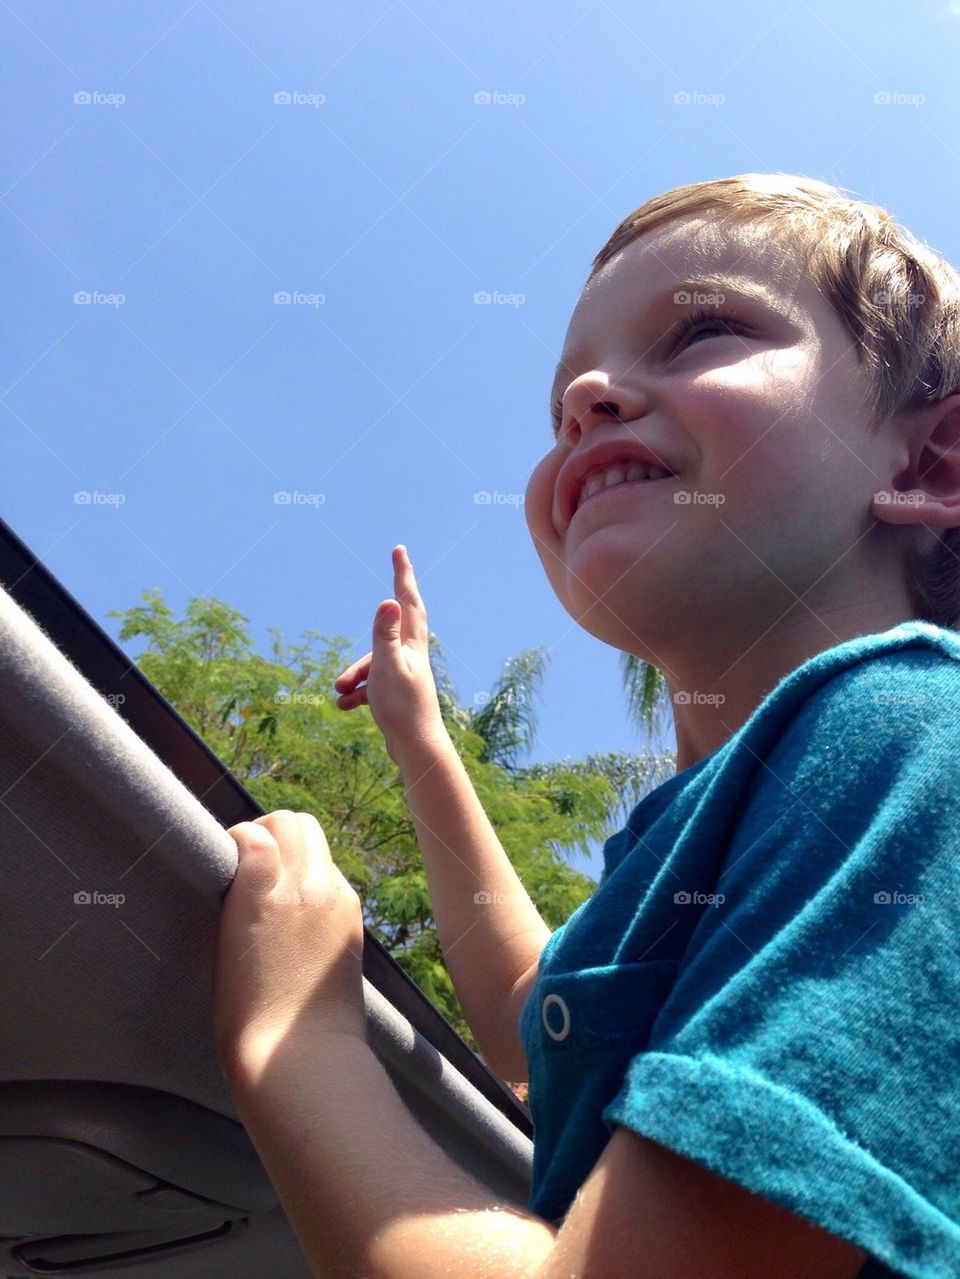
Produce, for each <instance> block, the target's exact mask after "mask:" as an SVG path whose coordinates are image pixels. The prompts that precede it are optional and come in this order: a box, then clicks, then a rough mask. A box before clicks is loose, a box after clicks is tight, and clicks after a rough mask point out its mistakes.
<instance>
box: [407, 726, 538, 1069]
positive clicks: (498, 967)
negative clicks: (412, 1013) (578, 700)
mask: <svg viewBox="0 0 960 1279" xmlns="http://www.w3.org/2000/svg"><path fill="white" fill-rule="evenodd" d="M394 758H395V759H396V760H397V763H398V766H399V768H400V773H401V776H402V778H403V783H404V788H405V790H406V795H407V803H408V805H409V807H410V813H411V816H412V818H413V822H414V826H415V828H416V832H417V840H418V842H419V845H420V851H421V853H422V855H423V863H424V868H425V870H426V873H427V879H428V881H429V884H430V895H431V900H432V902H433V915H434V919H435V920H436V924H437V932H438V933H439V936H440V944H441V947H442V948H443V954H444V959H445V960H446V964H447V967H448V969H449V971H450V976H451V977H452V979H453V983H454V986H455V988H456V991H457V996H458V998H459V1000H460V1003H461V1004H462V1005H463V1010H464V1012H465V1013H466V1017H467V1020H468V1022H469V1023H470V1026H471V1028H472V1030H473V1033H474V1035H475V1036H476V1039H477V1043H478V1044H479V1046H480V1050H481V1052H482V1053H483V1054H484V1057H485V1058H486V1059H487V1061H488V1063H489V1064H490V1065H492V1066H493V1068H494V1069H495V1070H500V1069H502V1065H501V1063H502V1062H503V1060H504V1059H503V1056H502V1053H503V1052H504V1051H506V1052H507V1053H508V1056H509V1054H510V1050H511V1048H512V1047H513V1045H512V1044H505V1043H504V1036H505V1035H514V1034H515V1032H514V1031H513V1030H512V1028H511V1027H509V1026H508V1025H507V1022H506V1012H507V1008H506V1005H507V999H508V997H509V995H510V993H511V991H512V990H513V987H514V986H515V984H516V982H517V981H518V980H519V979H520V977H521V976H522V975H523V974H524V973H525V972H526V971H527V970H528V969H529V968H530V967H531V966H532V965H533V964H534V963H536V961H537V960H538V958H539V955H540V952H541V950H542V949H543V947H544V945H545V944H546V942H547V940H548V938H549V937H550V929H549V928H548V927H547V925H546V924H545V923H544V921H543V919H542V918H541V916H540V913H539V911H538V910H537V908H536V906H534V904H533V902H532V901H531V899H530V896H529V894H528V893H527V891H526V889H525V888H524V887H523V884H522V883H521V882H520V879H519V877H518V876H517V873H516V871H515V870H514V868H513V866H512V865H511V864H510V861H509V859H508V857H507V855H506V853H505V852H504V850H503V847H502V845H501V843H500V841H499V839H498V838H497V834H496V832H495V831H494V829H493V827H492V826H491V824H490V821H489V819H488V817H487V815H486V813H485V812H484V811H483V808H482V806H481V804H480V801H479V799H478V798H477V795H476V792H475V791H474V789H473V785H472V783H471V781H470V778H469V777H468V775H467V772H466V770H465V768H464V766H463V763H462V762H461V760H460V757H459V756H458V754H457V752H456V749H455V747H454V745H453V743H452V742H451V741H450V740H449V738H448V739H447V740H446V741H444V742H440V743H435V744H431V745H430V746H429V747H426V746H422V747H419V748H418V749H416V750H410V751H408V752H407V754H405V755H404V754H398V755H395V756H394Z"/></svg>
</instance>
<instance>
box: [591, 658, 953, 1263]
mask: <svg viewBox="0 0 960 1279" xmlns="http://www.w3.org/2000/svg"><path fill="white" fill-rule="evenodd" d="M757 762H758V768H757V770H756V771H755V772H754V774H753V780H752V781H751V782H750V784H749V788H748V789H747V790H746V791H745V793H744V795H743V801H742V805H741V806H740V810H739V819H738V821H737V822H736V823H735V826H734V829H733V830H732V831H731V832H729V839H728V849H727V851H726V853H725V855H724V856H723V858H722V859H718V865H719V874H718V875H717V878H716V881H715V882H714V883H713V884H710V885H702V886H701V888H702V891H703V892H704V893H705V894H713V895H714V899H715V900H714V901H713V902H712V903H711V904H709V905H706V906H705V907H704V908H703V914H702V917H701V919H700V920H699V922H698V924H697V927H696V929H695V930H694V932H693V935H692V938H691V941H690V944H689V946H688V948H687V950H686V953H685V954H684V957H683V960H682V963H681V965H680V968H679V971H678V973H677V979H676V982H675V984H674V986H673V988H672V989H671V992H670V994H669V996H668V998H667V999H666V1001H665V1003H664V1005H663V1007H662V1009H661V1010H660V1012H659V1014H658V1016H657V1020H656V1023H655V1025H654V1028H653V1032H652V1035H651V1039H650V1042H649V1046H648V1049H647V1050H646V1051H644V1052H642V1053H640V1054H639V1055H638V1056H636V1057H635V1058H633V1059H632V1061H631V1062H630V1064H629V1066H628V1070H627V1074H626V1077H625V1079H624V1082H623V1086H622V1088H621V1090H620V1092H619V1093H618V1094H617V1096H616V1097H615V1098H614V1099H613V1100H612V1101H611V1102H610V1103H609V1104H608V1105H607V1106H606V1107H605V1109H604V1111H603V1119H604V1122H605V1123H606V1124H607V1126H608V1127H609V1128H610V1129H611V1130H612V1129H613V1128H614V1126H615V1125H616V1124H623V1125H626V1126H627V1127H629V1128H631V1129H633V1130H635V1131H636V1132H639V1133H641V1134H643V1135H644V1136H647V1137H649V1138H651V1139H652V1140H655V1141H657V1142H659V1143H661V1144H662V1145H664V1146H667V1147H669V1148H670V1149H672V1150H675V1151H677V1152H679V1153H681V1154H684V1155H686V1156H687V1157H689V1158H691V1159H694V1160H695V1161H696V1162H698V1163H700V1164H702V1165H704V1166H705V1167H707V1168H709V1169H711V1170H712V1171H714V1172H716V1173H718V1174H720V1175H722V1176H724V1177H726V1178H728V1179H730V1180H732V1181H735V1182H737V1183H738V1184H740V1185H742V1186H745V1187H746V1188H747V1189H749V1190H752V1191H754V1192H755V1193H757V1194H760V1195H763V1196H764V1197H766V1198H768V1199H770V1200H773V1201H775V1202H777V1203H780V1204H782V1205H783V1206H785V1207H787V1208H789V1209H791V1210H792V1211H794V1212H797V1213H799V1214H801V1215H803V1216H805V1217H807V1218H809V1219H811V1220H814V1221H816V1222H818V1223H819V1224H820V1225H822V1226H823V1227H824V1228H825V1229H827V1230H830V1231H832V1232H833V1233H835V1234H837V1235H839V1236H841V1237H842V1238H846V1239H849V1240H851V1241H852V1242H854V1243H856V1244H857V1245H858V1246H860V1247H862V1248H864V1249H866V1250H867V1251H868V1252H869V1253H871V1254H873V1255H874V1256H876V1257H879V1258H881V1259H882V1260H883V1261H884V1262H885V1263H886V1264H887V1265H889V1266H890V1267H892V1268H893V1269H894V1270H895V1271H897V1272H899V1273H903V1274H906V1275H916V1276H918V1277H919V1276H934V1275H947V1274H960V1225H958V1221H960V1176H958V1171H957V1163H956V1151H957V1150H958V1149H960V963H958V939H960V823H958V814H960V803H958V801H960V786H958V782H960V776H958V762H960V678H958V676H957V674H956V667H955V665H954V663H952V662H945V661H944V660H943V657H942V656H941V655H938V654H936V653H932V652H929V651H921V652H917V653H913V654H911V655H910V657H909V660H904V659H903V657H902V656H901V657H898V658H897V659H896V660H874V661H872V662H867V663H864V664H863V665H862V666H860V667H855V668H853V669H851V670H850V671H848V672H846V673H845V674H844V676H843V677H842V678H836V679H833V680H831V681H828V682H827V683H826V684H825V685H823V686H822V687H821V688H820V689H819V690H818V691H817V692H816V693H815V694H813V695H812V696H811V697H810V698H809V699H808V700H807V701H806V702H804V703H803V705H802V707H801V709H800V711H799V712H798V713H797V715H796V716H795V717H794V718H793V719H792V720H791V721H790V722H789V723H788V724H787V725H786V726H785V728H784V731H783V733H782V734H781V735H780V737H779V738H778V739H777V742H776V745H775V746H774V747H773V748H772V749H770V750H769V751H768V753H767V754H766V755H765V757H764V758H763V759H759V760H758V761H757ZM704 816H705V819H706V820H708V819H709V813H705V814H704Z"/></svg>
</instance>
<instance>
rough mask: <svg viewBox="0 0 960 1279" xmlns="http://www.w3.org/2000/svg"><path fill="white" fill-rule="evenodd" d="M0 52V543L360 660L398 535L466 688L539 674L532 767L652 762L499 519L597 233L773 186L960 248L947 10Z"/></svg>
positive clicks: (198, 30)
mask: <svg viewBox="0 0 960 1279" xmlns="http://www.w3.org/2000/svg"><path fill="white" fill-rule="evenodd" d="M0 29H2V32H3V39H4V46H5V52H6V66H7V74H6V75H5V77H4V80H3V83H2V85H0V96H2V112H0V133H2V139H3V146H2V166H3V173H2V179H0V180H2V190H3V195H2V204H0V234H2V236H3V245H2V252H3V261H4V263H5V266H6V277H7V286H8V287H7V290H6V298H7V305H6V306H5V307H4V309H3V316H2V321H0V322H2V326H3V330H2V338H3V341H2V353H3V354H2V376H0V381H2V385H3V395H2V401H0V402H2V404H3V408H4V421H3V432H2V440H3V466H2V486H3V487H2V513H3V516H4V518H5V519H6V520H7V521H8V523H10V524H11V525H12V527H13V528H14V529H15V530H16V532H17V533H18V534H19V535H20V536H21V537H22V538H23V539H24V540H25V541H26V542H27V544H28V545H29V546H30V547H31V548H32V549H33V550H34V551H35V552H36V553H37V554H39V555H40V556H41V558H42V559H43V560H44V561H45V562H46V563H47V565H48V566H49V567H50V569H51V570H52V571H53V572H54V573H55V574H56V576H57V577H58V578H59V579H60V580H61V581H62V582H63V583H64V584H65V585H66V587H67V588H68V589H69V590H70V591H71V592H72V593H73V594H74V595H75V596H76V597H77V598H78V599H79V600H80V602H81V603H82V604H83V605H84V606H85V607H86V608H87V609H88V610H89V611H90V613H91V614H92V615H93V616H94V617H95V618H96V619H97V621H98V622H100V624H101V625H103V626H104V627H105V628H106V629H107V631H108V632H109V633H110V634H111V635H113V636H114V637H116V635H117V633H118V629H119V625H118V623H117V621H116V619H112V618H108V617H107V616H106V615H107V612H108V610H110V609H116V608H126V607H129V606H132V605H134V604H135V603H137V601H138V599H139V595H140V592H141V590H142V589H143V588H145V587H150V588H152V587H160V588H161V589H162V591H163V593H164V595H165V597H166V599H167V601H168V603H169V604H170V605H171V606H172V607H173V608H174V610H175V611H176V612H177V613H180V612H181V611H182V609H183V607H184V605H185V603H186V601H187V600H188V599H189V598H190V597H191V596H201V595H215V596H217V597H219V598H221V599H223V600H226V601H227V602H228V603H230V604H232V605H233V606H235V607H236V608H239V609H240V610H241V611H242V612H243V613H245V614H246V615H247V616H248V617H249V618H250V621H251V630H252V633H253V635H254V637H255V639H256V641H257V643H258V644H259V645H260V646H261V647H262V648H263V649H264V650H265V649H266V646H267V643H268V637H267V628H268V627H280V628H281V629H282V630H283V631H284V633H285V636H286V638H287V639H288V640H289V641H295V640H297V639H298V638H299V637H300V636H301V634H302V632H303V631H304V630H306V629H308V628H309V629H316V630H320V631H322V632H323V633H325V634H327V635H345V636H348V637H350V639H351V640H355V647H354V653H355V655H356V656H359V655H361V654H362V653H363V652H365V651H366V650H367V649H368V648H369V633H370V624H371V622H372V618H373V613H374V610H375V608H376V605H377V603H378V602H379V601H380V600H381V599H382V598H385V597H386V596H388V595H390V594H391V593H392V578H391V571H390V549H391V547H392V546H393V545H394V544H395V543H396V542H400V541H402V542H405V543H406V544H407V546H408V547H409V549H410V553H411V556H412V558H413V561H414V565H415V568H416V569H417V571H418V575H419V579H420V583H421V588H422V591H423V594H424V598H425V600H426V603H427V606H428V610H429V613H430V624H431V627H432V629H433V630H434V631H436V633H437V634H438V635H439V637H440V639H441V641H442V642H443V644H444V646H445V649H446V652H447V656H448V663H449V668H450V673H451V675H452V677H453V679H454V681H455V683H456V685H457V688H458V691H459V693H460V697H461V700H462V701H464V702H468V703H469V702H471V701H473V700H475V699H477V698H478V695H480V696H482V694H483V693H484V692H485V691H487V690H488V689H489V688H490V687H491V685H492V684H493V682H494V681H495V679H496V677H497V675H498V674H499V672H500V670H501V668H502V665H503V662H504V661H505V660H506V659H507V658H508V657H509V656H511V655H513V654H515V653H518V652H519V651H521V650H522V649H526V648H531V647H534V646H536V645H542V646H544V647H545V648H546V649H547V650H548V655H549V666H548V674H547V678H546V681H545V684H544V690H543V693H544V695H543V700H542V703H541V706H540V727H539V734H538V738H537V741H536V744H535V747H534V750H533V752H532V754H531V756H530V758H531V759H537V760H555V759H558V758H561V757H563V756H572V757H580V756H583V755H585V754H587V753H588V752H594V751H608V750H636V749H640V748H641V747H642V746H643V741H642V739H641V738H640V737H639V736H638V734H637V732H636V731H635V730H634V729H633V728H632V727H631V725H630V724H629V722H628V720H627V717H626V715H625V713H624V707H623V698H622V692H621V685H620V675H619V661H618V653H617V652H616V650H614V649H612V648H610V647H608V646H606V645H604V644H602V643H601V642H600V641H598V640H596V639H594V638H593V637H592V636H590V635H588V634H586V633H585V632H583V631H581V630H580V629H579V628H578V627H577V626H576V625H575V624H574V623H573V622H572V621H571V619H570V618H569V616H568V615H567V614H566V612H565V611H564V610H563V609H562V608H561V606H560V604H559V603H558V602H557V600H556V599H555V597H554V595H553V593H552V591H551V589H550V586H549V584H548V582H547V580H546V578H545V576H544V574H543V570H542V567H541V565H540V561H539V559H538V558H537V555H536V553H535V551H534V548H533V544H532V542H531V540H530V537H529V534H528V532H527V528H526V524H525V521H524V518H523V512H522V505H521V502H522V498H521V495H522V493H523V491H524V488H525V486H526V482H527V479H528V476H529V473H530V471H531V469H532V467H533V466H534V465H535V464H536V463H537V462H538V461H539V459H540V458H541V457H542V455H543V453H544V452H545V451H546V450H547V448H548V447H549V444H550V427H549V419H548V405H547V395H548V390H549V383H550V380H551V377H552V374H553V368H554V365H555V364H556V361H557V359H558V357H559V354H560V349H561V346H562V343H563V336H564V332H565V328H566V323H567V320H568V318H569V314H570V311H571V310H572V308H573V306H574V304H575V302H576V299H577V296H578V293H579V290H580V288H581V287H582V284H583V281H584V279H585V276H586V272H587V269H588V267H589V263H590V261H591V259H592V257H593V255H594V254H595V253H596V251H597V250H598V249H599V248H600V246H601V245H602V244H603V242H604V241H605V240H606V238H607V237H608V235H609V234H610V232H611V231H612V230H613V228H614V226H615V225H616V224H617V223H618V222H619V221H620V219H621V218H622V217H623V216H624V215H625V214H626V213H628V212H629V211H630V210H631V209H632V208H634V207H635V206H636V205H638V204H640V203H641V202H642V201H644V200H645V199H647V198H649V197H650V196H652V195H654V194H657V193H658V192H660V191H663V190H666V189H668V188H670V187H673V186H676V185H678V184H680V183H684V182H690V181H696V180H701V179H705V178H711V177H721V176H725V175H728V174H733V173H740V172H745V171H773V170H783V171H787V172H796V173H803V174H807V175H810V176H814V177H818V178H823V179H826V180H827V181H832V182H836V183H839V184H841V185H843V186H845V187H847V188H849V189H851V190H852V191H853V192H854V193H855V194H856V195H858V196H859V197H861V198H864V199H867V200H871V201H875V202H877V203H880V204H883V205H885V206H886V207H887V208H889V209H890V210H891V212H892V213H893V214H894V215H895V216H896V217H897V218H898V219H899V220H900V221H901V222H903V223H904V224H905V225H906V226H908V227H909V228H910V229H911V230H912V231H914V232H915V234H917V235H919V236H920V237H921V238H923V239H925V240H927V242H928V243H930V244H931V245H932V246H933V247H934V248H936V249H937V250H938V251H940V252H941V253H943V254H944V255H945V256H946V257H947V258H948V259H950V260H951V261H953V262H958V261H960V225H958V222H957V216H956V210H957V208H958V207H960V143H958V142H957V138H958V137H960V129H958V127H957V126H958V122H960V121H958V116H960V110H958V106H960V99H958V94H957V90H956V74H955V66H956V61H957V57H958V48H960V5H950V4H945V3H942V2H941V0H937V2H936V3H927V2H926V0H920V2H919V3H917V4H916V5H914V6H912V7H911V8H910V9H906V8H903V7H901V6H900V5H899V4H895V3H892V2H890V0H888V2H886V3H879V4H873V5H871V6H869V8H866V7H862V6H856V5H848V6H839V7H837V6H834V5H828V4H826V3H822V2H821V3H816V4H808V3H800V2H797V3H792V4H779V3H775V4H769V3H763V4H761V3H756V2H754V0H741V3H738V4H737V5H736V6H732V7H731V6H716V5H713V4H710V5H708V4H703V3H699V0H697V2H694V3H687V4H684V5H672V6H667V5H664V6H661V5H656V6H653V5H647V6H636V5H631V4H628V3H625V0H594V3H585V2H583V0H577V2H576V3H573V2H571V0H549V3H547V2H544V0H536V2H535V3H525V4H523V5H521V6H517V5H515V4H507V3H503V2H502V0H495V2H493V3H488V4H486V5H478V6H468V5H466V4H449V3H447V4H443V3H440V2H439V0H436V2H433V3H427V2H426V0H378V2H377V3H373V2H372V0H362V2H360V3H352V4H349V5H345V4H330V3H317V2H316V0H312V2H311V3H301V2H299V0H298V2H297V3H285V2H283V0H280V2H278V3H274V4H271V5H262V4H254V3H248V2H236V3H231V4H224V3H222V0H209V3H208V2H207V0H194V2H193V3H187V2H186V0H176V2H175V3H173V2H167V0H156V2H155V3H153V4H151V5H135V6H132V5H129V4H127V3H101V4H98V5H96V6H88V5H76V4H68V3H65V2H63V0H59V2H58V0H49V2H45V3H29V2H26V0H9V2H7V0H5V2H4V4H3V5H2V6H0ZM278 95H279V100H278ZM478 95H479V96H478ZM78 294H79V295H87V296H88V297H89V299H90V300H88V301H86V302H83V301H77V300H75V298H76V296H77V295H78ZM278 294H280V295H288V296H289V297H290V298H291V300H290V301H288V302H282V301H276V300H275V298H276V295H278ZM477 294H486V295H490V296H492V297H493V298H494V299H495V300H493V301H490V302H487V303H482V302H478V301H476V300H475V298H476V295H477ZM78 493H87V494H91V495H93V496H92V498H91V500H90V501H87V502H79V501H77V500H76V497H75V495H76V494H78ZM277 493H287V494H292V495H296V496H294V497H293V498H292V499H291V500H290V501H289V502H286V503H282V502H277V501H276V500H275V495H276V494H277ZM478 493H487V494H493V495H497V496H495V497H494V498H493V500H491V501H488V502H481V501H477V500H476V495H477V494H478ZM129 651H131V653H135V652H136V651H138V650H137V646H136V645H134V646H131V648H130V650H129ZM664 744H665V745H666V746H668V747H672V745H673V738H672V735H671V734H668V735H667V737H666V739H665V743H664ZM578 864H580V865H581V867H582V868H583V869H586V870H587V872H588V873H591V874H593V875H594V876H597V875H599V872H600V865H599V859H597V858H595V859H594V861H593V862H592V863H587V864H584V863H578Z"/></svg>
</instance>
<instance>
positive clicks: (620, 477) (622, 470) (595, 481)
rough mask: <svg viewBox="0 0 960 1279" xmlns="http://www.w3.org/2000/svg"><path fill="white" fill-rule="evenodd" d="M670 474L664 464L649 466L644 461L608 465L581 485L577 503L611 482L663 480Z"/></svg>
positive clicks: (595, 472)
mask: <svg viewBox="0 0 960 1279" xmlns="http://www.w3.org/2000/svg"><path fill="white" fill-rule="evenodd" d="M669 474H670V472H669V471H667V470H665V469H664V468H663V467H662V466H647V465H646V464H645V463H643V462H630V463H629V465H628V464H627V463H626V462H621V463H617V464H615V465H613V466H608V467H607V469H606V470H604V471H592V472H591V473H590V474H589V475H588V476H587V478H586V479H585V480H584V482H583V484H582V485H581V486H580V496H579V498H578V499H577V505H578V506H579V505H580V503H581V502H583V501H585V500H586V499H587V498H588V497H590V496H591V495H592V494H593V493H598V492H599V491H600V489H605V488H609V487H610V486H611V484H622V483H623V482H624V480H663V479H666V478H667V476H669Z"/></svg>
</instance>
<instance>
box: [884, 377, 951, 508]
mask: <svg viewBox="0 0 960 1279" xmlns="http://www.w3.org/2000/svg"><path fill="white" fill-rule="evenodd" d="M906 429H907V432H908V435H907V444H908V447H909V450H910V452H909V459H908V461H907V464H906V465H905V466H904V467H903V469H902V470H900V471H899V472H898V473H897V475H895V476H894V478H893V483H892V485H891V486H890V487H889V488H885V489H881V490H880V491H879V492H878V493H876V494H875V495H874V499H873V502H872V504H871V507H870V513H871V514H872V515H874V516H875V517H876V518H877V519H878V520H884V521H886V523H887V524H926V525H928V526H929V527H931V528H956V527H957V526H960V392H957V393H955V394H954V395H948V396H947V397H946V399H944V400H938V401H937V402H936V404H925V405H923V406H921V407H920V408H918V409H913V410H912V411H911V412H910V414H909V415H908V426H907V428H906Z"/></svg>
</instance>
